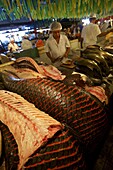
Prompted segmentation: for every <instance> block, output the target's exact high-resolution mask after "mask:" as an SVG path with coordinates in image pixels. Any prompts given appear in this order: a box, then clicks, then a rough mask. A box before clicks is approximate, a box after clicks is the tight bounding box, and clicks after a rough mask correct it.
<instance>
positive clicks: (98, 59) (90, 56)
mask: <svg viewBox="0 0 113 170" xmlns="http://www.w3.org/2000/svg"><path fill="white" fill-rule="evenodd" d="M82 57H83V58H86V59H90V60H93V61H95V62H97V64H98V66H99V67H100V68H101V71H102V74H103V73H104V74H105V75H106V76H107V75H108V74H109V66H108V64H107V62H106V60H105V59H103V58H102V57H101V56H99V55H98V54H95V53H88V54H83V55H82Z"/></svg>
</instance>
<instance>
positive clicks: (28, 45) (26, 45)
mask: <svg viewBox="0 0 113 170" xmlns="http://www.w3.org/2000/svg"><path fill="white" fill-rule="evenodd" d="M21 47H22V49H23V50H27V49H30V48H32V43H31V41H29V40H27V39H23V40H22V43H21Z"/></svg>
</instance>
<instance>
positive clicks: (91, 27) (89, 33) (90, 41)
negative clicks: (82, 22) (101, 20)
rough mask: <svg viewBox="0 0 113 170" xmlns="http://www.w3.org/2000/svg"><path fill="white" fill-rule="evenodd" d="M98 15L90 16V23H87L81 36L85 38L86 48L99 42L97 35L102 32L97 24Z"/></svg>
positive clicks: (84, 44) (84, 45)
mask: <svg viewBox="0 0 113 170" xmlns="http://www.w3.org/2000/svg"><path fill="white" fill-rule="evenodd" d="M95 22H96V15H91V16H90V24H88V25H86V26H84V27H83V29H82V33H81V38H82V39H83V47H84V48H86V47H87V46H89V45H95V44H96V43H97V35H99V34H100V33H101V31H100V29H99V26H98V25H97V24H95Z"/></svg>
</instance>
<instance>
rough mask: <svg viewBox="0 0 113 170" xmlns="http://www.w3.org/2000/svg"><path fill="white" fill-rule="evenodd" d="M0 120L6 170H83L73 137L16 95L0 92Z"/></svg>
mask: <svg viewBox="0 0 113 170" xmlns="http://www.w3.org/2000/svg"><path fill="white" fill-rule="evenodd" d="M0 120H1V121H0V129H1V132H2V137H3V142H4V150H3V151H5V162H6V169H8V170H9V169H11V170H17V169H18V170H20V169H32V170H33V169H43V170H46V169H64V168H66V169H79V168H83V169H84V168H85V160H84V159H83V154H82V152H81V150H80V143H78V141H77V137H76V135H75V134H74V133H72V132H71V131H70V129H69V128H68V127H63V125H62V124H61V123H60V122H58V121H57V120H55V119H53V118H52V117H50V116H49V115H48V114H46V113H44V112H42V111H40V110H39V109H37V108H36V107H35V106H34V105H33V104H31V103H29V102H28V101H26V100H25V99H24V98H22V97H21V96H20V95H18V94H16V93H12V92H9V91H5V90H0Z"/></svg>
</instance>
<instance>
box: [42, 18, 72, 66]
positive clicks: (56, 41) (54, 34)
mask: <svg viewBox="0 0 113 170" xmlns="http://www.w3.org/2000/svg"><path fill="white" fill-rule="evenodd" d="M61 29H62V26H61V24H60V23H59V22H56V21H55V22H53V23H52V24H51V26H50V31H51V36H49V38H48V39H47V41H46V45H45V51H46V54H47V56H48V57H49V58H50V60H51V64H52V65H54V66H56V67H58V66H60V65H61V63H62V60H63V58H67V57H68V54H69V51H70V43H69V40H68V38H67V36H65V35H62V34H60V32H61Z"/></svg>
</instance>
